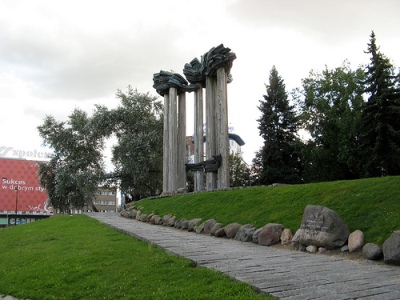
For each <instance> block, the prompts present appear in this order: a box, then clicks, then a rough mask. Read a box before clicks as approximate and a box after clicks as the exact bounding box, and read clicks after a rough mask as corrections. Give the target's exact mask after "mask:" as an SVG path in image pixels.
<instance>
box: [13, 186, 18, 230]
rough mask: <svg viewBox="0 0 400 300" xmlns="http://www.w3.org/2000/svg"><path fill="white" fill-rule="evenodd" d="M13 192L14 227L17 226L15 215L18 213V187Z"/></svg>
mask: <svg viewBox="0 0 400 300" xmlns="http://www.w3.org/2000/svg"><path fill="white" fill-rule="evenodd" d="M14 190H15V225H17V213H18V186H16V187H15V188H14Z"/></svg>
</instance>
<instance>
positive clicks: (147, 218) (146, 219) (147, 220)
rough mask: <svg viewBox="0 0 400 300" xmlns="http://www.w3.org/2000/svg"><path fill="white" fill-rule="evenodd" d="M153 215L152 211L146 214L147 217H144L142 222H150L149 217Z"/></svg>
mask: <svg viewBox="0 0 400 300" xmlns="http://www.w3.org/2000/svg"><path fill="white" fill-rule="evenodd" d="M152 216H154V214H153V213H151V214H148V215H147V217H146V218H145V220H144V222H150V219H151V217H152Z"/></svg>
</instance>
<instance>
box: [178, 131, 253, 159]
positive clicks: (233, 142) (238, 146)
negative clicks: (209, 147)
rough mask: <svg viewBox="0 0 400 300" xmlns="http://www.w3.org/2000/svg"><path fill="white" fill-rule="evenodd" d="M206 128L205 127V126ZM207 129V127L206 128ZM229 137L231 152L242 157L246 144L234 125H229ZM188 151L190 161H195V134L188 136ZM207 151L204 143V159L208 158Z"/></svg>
mask: <svg viewBox="0 0 400 300" xmlns="http://www.w3.org/2000/svg"><path fill="white" fill-rule="evenodd" d="M204 128H205V127H204ZM204 130H205V129H204ZM228 132H229V134H228V138H229V154H237V155H239V156H240V157H242V153H243V152H242V146H243V145H244V144H245V143H244V141H243V140H242V138H241V137H240V136H239V135H238V134H235V133H234V127H233V126H231V125H230V126H229V127H228ZM206 138H207V137H206V135H204V139H203V140H204V142H205V141H206ZM186 153H187V156H188V157H187V161H188V163H194V138H193V136H187V137H186ZM206 157H207V153H206V147H205V143H204V160H206Z"/></svg>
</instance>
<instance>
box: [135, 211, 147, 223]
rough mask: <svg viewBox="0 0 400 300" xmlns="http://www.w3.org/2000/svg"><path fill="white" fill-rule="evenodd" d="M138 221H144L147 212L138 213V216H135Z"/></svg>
mask: <svg viewBox="0 0 400 300" xmlns="http://www.w3.org/2000/svg"><path fill="white" fill-rule="evenodd" d="M137 219H138V220H139V221H140V222H146V220H147V214H143V213H141V214H139V218H137Z"/></svg>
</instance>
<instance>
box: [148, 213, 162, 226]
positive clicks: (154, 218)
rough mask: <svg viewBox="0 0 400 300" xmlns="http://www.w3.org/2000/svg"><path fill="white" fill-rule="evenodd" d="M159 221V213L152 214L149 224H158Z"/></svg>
mask: <svg viewBox="0 0 400 300" xmlns="http://www.w3.org/2000/svg"><path fill="white" fill-rule="evenodd" d="M160 222H161V217H160V216H159V215H153V216H152V217H151V218H150V224H153V225H159V224H160Z"/></svg>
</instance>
